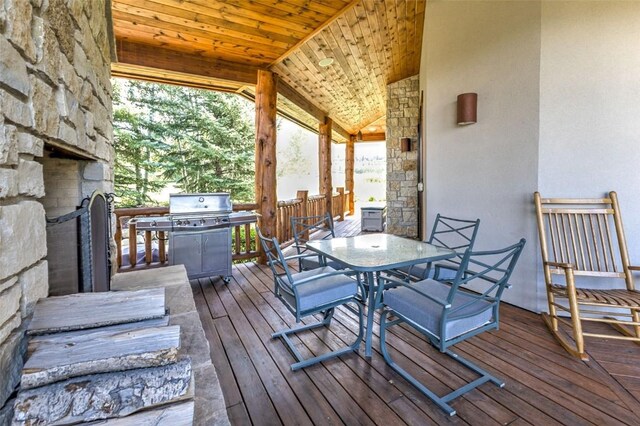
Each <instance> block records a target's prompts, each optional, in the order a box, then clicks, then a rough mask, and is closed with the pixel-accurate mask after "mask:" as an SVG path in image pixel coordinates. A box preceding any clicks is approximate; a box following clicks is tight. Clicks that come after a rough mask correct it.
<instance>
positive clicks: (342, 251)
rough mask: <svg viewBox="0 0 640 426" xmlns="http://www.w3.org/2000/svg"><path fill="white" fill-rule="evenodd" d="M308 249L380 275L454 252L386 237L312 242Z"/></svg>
mask: <svg viewBox="0 0 640 426" xmlns="http://www.w3.org/2000/svg"><path fill="white" fill-rule="evenodd" d="M307 247H308V248H309V249H311V250H313V251H315V252H317V253H320V254H322V255H324V256H326V257H328V258H330V259H333V260H336V261H338V262H340V263H343V264H344V265H346V266H348V267H349V268H351V269H354V270H357V271H362V272H366V271H380V270H384V269H390V268H399V267H402V266H409V265H413V264H416V263H423V262H433V261H437V260H443V259H449V258H452V257H454V256H455V255H456V253H455V252H454V251H453V250H449V249H446V248H442V247H436V246H434V245H432V244H428V243H425V242H423V241H416V240H411V239H408V238H403V237H398V236H396V235H389V234H367V235H358V236H355V237H347V238H332V239H328V240H314V241H309V242H308V243H307Z"/></svg>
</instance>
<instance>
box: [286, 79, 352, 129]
mask: <svg viewBox="0 0 640 426" xmlns="http://www.w3.org/2000/svg"><path fill="white" fill-rule="evenodd" d="M278 93H280V94H281V95H282V96H284V97H285V98H287V99H289V100H290V101H291V102H293V103H294V104H295V105H297V106H298V107H300V108H302V109H303V110H305V111H307V112H308V113H309V114H310V115H311V116H312V117H313V118H315V119H316V120H318V123H324V120H325V117H327V116H328V114H327V112H325V111H323V110H321V109H320V108H318V107H317V106H315V105H314V104H313V103H311V102H310V101H309V100H308V99H307V98H305V97H304V96H302V95H301V94H300V93H298V92H297V91H296V90H295V89H294V88H293V87H291V86H289V85H288V84H286V83H284V82H283V81H280V82H279V84H278ZM332 129H333V131H335V132H336V133H338V134H339V135H340V136H342V137H343V138H345V139H349V132H347V131H346V130H345V129H344V128H343V127H341V126H340V125H338V124H336V123H335V122H334V123H333V126H332Z"/></svg>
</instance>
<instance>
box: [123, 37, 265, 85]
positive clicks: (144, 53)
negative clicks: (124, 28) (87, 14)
mask: <svg viewBox="0 0 640 426" xmlns="http://www.w3.org/2000/svg"><path fill="white" fill-rule="evenodd" d="M116 47H117V51H118V62H120V63H123V64H131V65H138V66H144V67H149V68H155V69H160V70H168V71H173V72H181V73H185V74H195V75H202V76H205V77H211V78H217V79H221V80H229V81H235V82H240V83H246V84H256V72H257V68H255V67H251V66H248V65H239V64H229V63H225V62H223V61H216V60H213V59H210V58H205V57H202V56H195V55H188V54H185V53H182V52H177V51H173V50H170V49H164V48H160V47H157V46H149V45H144V44H135V43H130V42H126V41H122V40H120V41H119V42H118V43H117V46H116Z"/></svg>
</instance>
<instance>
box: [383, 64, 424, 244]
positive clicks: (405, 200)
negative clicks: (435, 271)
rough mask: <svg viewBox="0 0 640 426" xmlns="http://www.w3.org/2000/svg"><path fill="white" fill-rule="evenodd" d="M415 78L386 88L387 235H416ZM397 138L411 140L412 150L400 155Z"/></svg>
mask: <svg viewBox="0 0 640 426" xmlns="http://www.w3.org/2000/svg"><path fill="white" fill-rule="evenodd" d="M419 84H420V80H419V76H418V75H415V76H413V77H409V78H406V79H404V80H401V81H398V82H395V83H392V84H389V85H388V86H387V232H388V233H390V234H394V235H402V236H408V237H416V236H417V235H418V153H417V151H416V149H415V147H416V144H417V139H418V121H419V109H420V89H419ZM401 138H411V142H412V150H411V151H408V152H402V150H401V147H400V139H401Z"/></svg>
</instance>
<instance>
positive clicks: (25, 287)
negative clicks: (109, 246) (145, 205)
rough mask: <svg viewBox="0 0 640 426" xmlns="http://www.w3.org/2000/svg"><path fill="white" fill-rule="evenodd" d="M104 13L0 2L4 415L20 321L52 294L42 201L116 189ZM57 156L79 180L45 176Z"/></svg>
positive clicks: (78, 4)
mask: <svg viewBox="0 0 640 426" xmlns="http://www.w3.org/2000/svg"><path fill="white" fill-rule="evenodd" d="M105 16H106V15H105V0H0V378H1V380H0V419H2V418H4V417H3V416H4V415H5V414H6V411H7V410H8V409H9V408H8V407H9V405H10V404H5V402H6V401H7V398H8V397H9V396H10V394H11V393H12V391H13V389H14V388H15V386H16V384H17V381H18V378H19V375H18V373H19V371H20V369H21V368H22V354H23V353H24V339H23V327H22V326H23V324H24V322H25V321H26V319H27V318H28V316H29V315H30V314H31V313H32V310H33V306H34V303H35V302H36V301H37V299H39V298H41V297H46V296H47V294H48V287H49V286H48V282H49V280H48V276H49V274H48V266H49V265H48V264H49V263H50V262H51V260H50V259H48V258H47V229H46V220H45V215H46V213H45V212H46V210H45V205H46V208H47V209H49V208H52V206H53V204H54V203H58V202H59V200H60V196H56V197H53V198H52V199H48V198H47V195H48V194H47V193H48V192H51V193H52V194H53V193H55V192H58V193H64V191H65V190H66V189H68V187H70V186H73V187H74V188H76V192H75V193H71V192H67V193H66V197H67V199H66V201H64V202H65V203H71V204H72V205H73V206H77V205H78V204H79V203H80V201H81V198H82V197H83V196H86V195H88V194H89V193H90V192H91V190H93V189H102V190H106V191H109V190H110V189H111V188H112V177H111V170H112V167H111V164H112V158H113V148H112V139H113V137H112V132H113V130H112V119H111V117H112V111H111V85H110V80H109V77H110V71H109V66H110V45H109V40H108V35H107V34H108V32H107V24H106V18H105ZM52 153H53V154H52ZM50 155H53V156H57V157H60V156H67V157H68V158H74V159H76V160H78V159H82V160H83V161H79V162H78V164H76V165H74V166H73V167H74V168H75V173H76V174H77V176H78V181H77V183H76V184H73V183H70V182H58V181H57V180H56V178H55V177H51V176H48V177H47V176H45V173H44V170H45V167H44V166H43V165H46V163H47V162H48V161H50V160H45V157H49V156H50ZM51 161H53V160H51ZM56 161H57V160H56ZM58 183H60V186H57V185H58ZM65 185H67V187H66V188H65ZM73 198H75V200H72V199H73ZM56 206H57V204H56ZM3 406H4V408H2V407H3ZM0 423H1V422H0Z"/></svg>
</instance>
